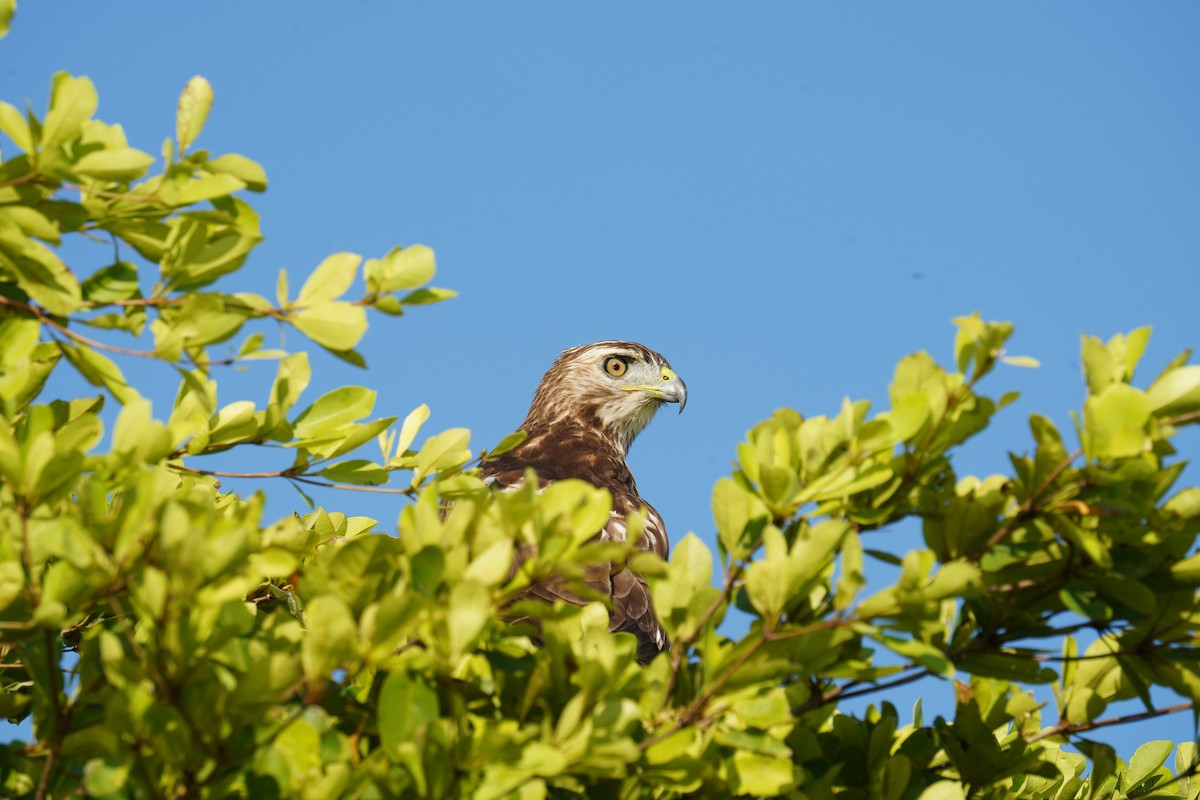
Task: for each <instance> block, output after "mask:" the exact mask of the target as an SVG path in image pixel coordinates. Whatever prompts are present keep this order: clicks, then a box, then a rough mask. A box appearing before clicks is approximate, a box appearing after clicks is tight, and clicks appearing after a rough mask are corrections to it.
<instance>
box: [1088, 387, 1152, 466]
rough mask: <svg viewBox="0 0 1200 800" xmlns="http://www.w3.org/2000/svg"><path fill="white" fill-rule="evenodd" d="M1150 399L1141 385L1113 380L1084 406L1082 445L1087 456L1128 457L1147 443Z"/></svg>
mask: <svg viewBox="0 0 1200 800" xmlns="http://www.w3.org/2000/svg"><path fill="white" fill-rule="evenodd" d="M1149 421H1150V401H1149V400H1148V399H1147V397H1146V393H1145V392H1143V391H1141V390H1140V389H1135V388H1134V387H1132V386H1129V385H1127V384H1123V383H1114V384H1111V385H1109V386H1107V387H1106V388H1104V389H1103V390H1101V391H1100V393H1099V394H1096V395H1093V396H1091V397H1089V398H1088V399H1087V401H1086V403H1085V404H1084V407H1083V449H1084V452H1085V453H1086V454H1087V457H1088V458H1089V459H1107V458H1127V457H1129V456H1136V455H1140V454H1141V453H1143V452H1145V451H1146V450H1147V449H1148V447H1149V437H1148V436H1147V434H1146V424H1147V423H1148V422H1149Z"/></svg>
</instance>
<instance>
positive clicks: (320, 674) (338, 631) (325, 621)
mask: <svg viewBox="0 0 1200 800" xmlns="http://www.w3.org/2000/svg"><path fill="white" fill-rule="evenodd" d="M304 627H305V628H306V632H305V635H304V642H303V646H302V647H301V650H300V660H301V664H302V666H303V668H304V674H305V675H306V676H307V677H308V678H309V679H310V680H322V679H325V678H327V677H328V676H329V673H331V672H332V671H333V670H334V669H336V668H338V667H340V666H342V665H343V664H346V663H348V662H350V661H351V660H352V659H353V658H354V656H355V653H356V652H357V646H358V629H357V625H356V623H355V621H354V615H353V614H351V613H350V607H349V606H347V605H346V601H345V600H342V599H341V598H340V597H338V596H336V595H329V594H324V595H320V596H319V597H315V598H313V599H312V600H311V601H310V602H309V603H308V604H307V605H306V606H305V607H304Z"/></svg>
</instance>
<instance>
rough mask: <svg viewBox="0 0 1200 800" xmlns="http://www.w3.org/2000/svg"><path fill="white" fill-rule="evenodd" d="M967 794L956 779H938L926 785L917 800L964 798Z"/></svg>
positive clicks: (960, 799) (959, 799) (957, 799)
mask: <svg viewBox="0 0 1200 800" xmlns="http://www.w3.org/2000/svg"><path fill="white" fill-rule="evenodd" d="M966 797H967V794H966V792H965V791H963V785H962V784H961V783H959V782H958V781H938V782H936V783H932V784H930V785H929V786H928V787H926V789H925V791H923V792H921V794H920V795H918V796H917V800H966Z"/></svg>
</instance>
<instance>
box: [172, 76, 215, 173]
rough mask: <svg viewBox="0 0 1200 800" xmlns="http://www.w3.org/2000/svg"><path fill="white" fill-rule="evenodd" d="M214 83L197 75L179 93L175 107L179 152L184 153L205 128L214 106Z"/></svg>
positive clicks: (176, 138) (176, 136)
mask: <svg viewBox="0 0 1200 800" xmlns="http://www.w3.org/2000/svg"><path fill="white" fill-rule="evenodd" d="M212 103H213V90H212V85H211V84H210V83H209V82H208V81H207V80H206V79H205V78H203V77H202V76H200V75H196V76H195V77H193V78H192V79H191V80H190V81H188V82H187V85H186V86H184V87H183V92H181V93H180V95H179V104H178V106H176V109H175V140H176V141H177V142H179V154H180V155H183V153H184V152H186V151H187V149H188V148H189V147H191V146H192V143H193V142H195V141H196V139H197V138H198V137H199V136H200V131H202V130H204V123H205V121H207V120H208V112H209V110H210V109H211V108H212Z"/></svg>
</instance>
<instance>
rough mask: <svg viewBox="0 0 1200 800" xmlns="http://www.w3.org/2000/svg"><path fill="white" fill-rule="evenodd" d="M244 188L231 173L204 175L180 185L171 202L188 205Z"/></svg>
mask: <svg viewBox="0 0 1200 800" xmlns="http://www.w3.org/2000/svg"><path fill="white" fill-rule="evenodd" d="M244 188H246V184H244V183H242V182H241V181H240V180H238V179H237V178H235V177H234V176H233V175H225V174H223V173H217V174H215V175H205V176H204V177H202V178H196V179H195V180H190V181H188V182H187V183H185V184H183V186H180V187H179V191H178V193H177V194H176V195H175V196H174V198H173V202H174V204H175V205H180V206H190V205H191V204H192V203H200V202H203V201H204V200H213V199H216V198H220V197H227V196H229V195H231V194H233V193H234V192H236V191H238V190H240V189H244Z"/></svg>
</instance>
